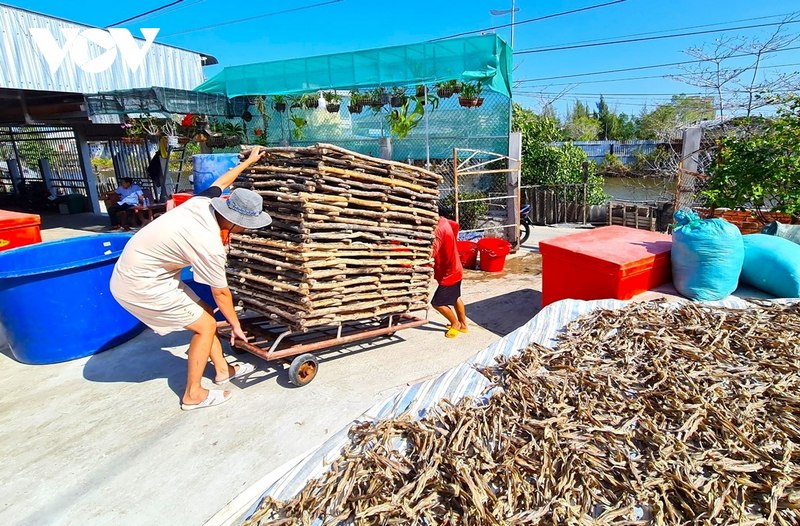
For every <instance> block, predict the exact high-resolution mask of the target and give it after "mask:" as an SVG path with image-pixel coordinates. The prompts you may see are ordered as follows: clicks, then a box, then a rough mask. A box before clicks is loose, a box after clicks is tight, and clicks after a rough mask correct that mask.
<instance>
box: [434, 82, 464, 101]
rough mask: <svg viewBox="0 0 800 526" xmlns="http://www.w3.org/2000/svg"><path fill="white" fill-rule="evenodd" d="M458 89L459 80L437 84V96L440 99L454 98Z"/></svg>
mask: <svg viewBox="0 0 800 526" xmlns="http://www.w3.org/2000/svg"><path fill="white" fill-rule="evenodd" d="M456 89H460V86H459V82H458V81H457V80H448V81H446V82H437V83H436V94H437V95H438V96H439V98H440V99H449V98H450V97H452V96H453V93H455V92H456Z"/></svg>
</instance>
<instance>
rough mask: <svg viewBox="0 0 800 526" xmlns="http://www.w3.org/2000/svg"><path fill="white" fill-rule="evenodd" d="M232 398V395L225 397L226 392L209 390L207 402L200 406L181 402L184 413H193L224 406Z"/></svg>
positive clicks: (204, 401) (201, 403)
mask: <svg viewBox="0 0 800 526" xmlns="http://www.w3.org/2000/svg"><path fill="white" fill-rule="evenodd" d="M232 396H233V394H232V393H228V396H225V391H222V390H219V389H215V390H213V391H212V390H210V389H209V391H208V396H206V399H205V400H203V401H202V402H200V403H199V404H184V403H183V402H181V409H183V410H184V411H193V410H195V409H203V408H205V407H211V406H214V405H220V404H224V403H225V402H227V401H228V400H230V399H231V397H232Z"/></svg>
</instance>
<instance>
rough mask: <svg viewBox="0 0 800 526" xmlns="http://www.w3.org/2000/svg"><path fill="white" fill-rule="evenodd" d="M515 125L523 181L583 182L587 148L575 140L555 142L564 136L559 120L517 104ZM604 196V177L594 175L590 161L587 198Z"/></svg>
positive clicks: (599, 200)
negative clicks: (520, 151)
mask: <svg viewBox="0 0 800 526" xmlns="http://www.w3.org/2000/svg"><path fill="white" fill-rule="evenodd" d="M512 129H513V130H514V131H519V132H521V133H522V184H525V185H565V184H577V183H583V168H582V165H583V163H584V162H586V160H587V156H586V152H584V151H583V150H582V149H580V148H578V147H577V146H575V145H573V144H572V143H567V144H564V145H561V146H555V145H553V144H552V143H553V142H555V141H558V140H559V139H561V134H560V130H559V127H558V121H556V120H554V119H552V118H550V117H542V116H539V115H536V113H534V112H533V111H531V110H528V109H525V108H523V107H522V106H520V105H518V104H514V109H513V114H512ZM605 198H606V195H605V193H604V192H603V178H602V177H599V176H597V175H595V173H594V164H592V163H589V191H588V194H587V199H588V202H589V203H591V204H599V203H602V202H603V201H604V200H605Z"/></svg>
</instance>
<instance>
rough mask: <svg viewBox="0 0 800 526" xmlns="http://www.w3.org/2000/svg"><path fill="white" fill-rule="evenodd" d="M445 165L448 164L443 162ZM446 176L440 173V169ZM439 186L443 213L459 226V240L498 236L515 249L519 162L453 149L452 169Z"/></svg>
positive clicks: (489, 153)
mask: <svg viewBox="0 0 800 526" xmlns="http://www.w3.org/2000/svg"><path fill="white" fill-rule="evenodd" d="M447 164H449V163H447ZM443 168H444V169H447V170H448V171H449V173H443V171H442V169H443ZM438 169H439V172H440V173H443V175H445V180H444V182H443V184H442V186H441V187H440V189H439V190H440V204H441V205H442V208H443V213H444V214H445V215H447V216H448V217H452V218H454V219H455V220H456V221H457V222H458V224H459V225H460V227H461V233H463V235H460V236H459V237H460V238H462V239H476V238H481V237H499V238H503V239H506V240H508V241H510V242H511V244H512V245H513V246H514V247H516V246H518V240H519V162H518V161H517V160H516V159H512V158H510V157H508V156H506V155H501V154H499V153H494V152H487V151H483V150H473V149H466V148H455V149H453V164H452V167H449V166H440V167H438Z"/></svg>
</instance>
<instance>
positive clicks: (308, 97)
mask: <svg viewBox="0 0 800 526" xmlns="http://www.w3.org/2000/svg"><path fill="white" fill-rule="evenodd" d="M300 100H302V101H303V106H305V107H306V108H308V109H309V110H313V109H316V108H319V94H318V93H307V94H305V95H303V96H302V97H301V98H300Z"/></svg>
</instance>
